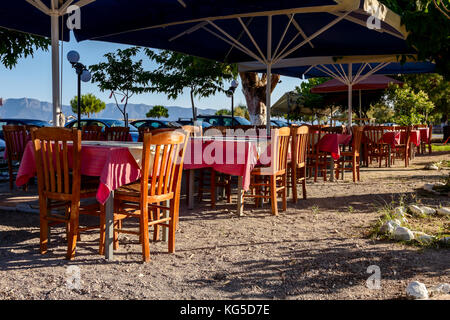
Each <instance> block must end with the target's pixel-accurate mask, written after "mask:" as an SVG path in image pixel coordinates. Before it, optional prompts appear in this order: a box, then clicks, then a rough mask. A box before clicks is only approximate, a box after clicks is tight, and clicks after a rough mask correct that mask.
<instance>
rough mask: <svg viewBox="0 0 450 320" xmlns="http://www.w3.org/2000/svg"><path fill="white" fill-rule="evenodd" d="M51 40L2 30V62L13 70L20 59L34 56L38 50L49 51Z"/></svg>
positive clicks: (0, 30)
mask: <svg viewBox="0 0 450 320" xmlns="http://www.w3.org/2000/svg"><path fill="white" fill-rule="evenodd" d="M50 45H51V41H50V39H47V38H44V37H39V36H34V35H31V34H28V33H23V32H18V31H12V30H8V29H4V28H0V61H1V63H2V64H3V65H4V66H5V67H6V68H9V69H12V68H13V67H14V66H15V65H16V64H17V61H18V60H19V58H22V57H25V58H26V57H28V56H33V54H34V52H35V51H36V50H39V49H41V50H45V51H47V50H48V47H49V46H50Z"/></svg>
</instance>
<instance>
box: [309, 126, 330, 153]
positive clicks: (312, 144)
mask: <svg viewBox="0 0 450 320" xmlns="http://www.w3.org/2000/svg"><path fill="white" fill-rule="evenodd" d="M308 127H309V132H308V134H309V138H308V154H318V153H319V148H318V143H319V141H320V139H322V137H323V136H324V135H325V134H326V132H324V131H323V130H322V127H321V126H308Z"/></svg>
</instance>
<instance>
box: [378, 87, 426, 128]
mask: <svg viewBox="0 0 450 320" xmlns="http://www.w3.org/2000/svg"><path fill="white" fill-rule="evenodd" d="M385 99H386V101H388V103H391V104H392V105H393V107H394V112H395V116H394V117H393V120H394V122H395V123H397V124H399V125H405V126H406V125H415V124H421V123H425V122H426V121H428V120H429V114H430V112H431V111H432V110H433V109H434V104H433V102H432V101H430V99H429V98H428V95H427V94H426V93H425V92H424V91H422V90H419V91H418V92H415V91H414V90H413V89H412V88H411V87H410V86H408V84H404V85H403V87H402V88H401V87H399V86H398V85H390V86H389V88H388V89H387V95H386V97H385Z"/></svg>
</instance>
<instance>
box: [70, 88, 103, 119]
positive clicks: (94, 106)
mask: <svg viewBox="0 0 450 320" xmlns="http://www.w3.org/2000/svg"><path fill="white" fill-rule="evenodd" d="M70 106H71V107H72V112H73V113H75V114H77V113H78V97H77V96H75V97H74V98H73V99H72V100H70ZM80 107H81V114H85V115H87V116H88V118H89V117H90V115H91V114H93V113H98V112H100V111H102V110H103V109H105V107H106V104H105V103H104V102H103V101H102V100H100V99H98V98H97V97H96V96H94V95H93V94H92V93H88V94H83V95H81V98H80Z"/></svg>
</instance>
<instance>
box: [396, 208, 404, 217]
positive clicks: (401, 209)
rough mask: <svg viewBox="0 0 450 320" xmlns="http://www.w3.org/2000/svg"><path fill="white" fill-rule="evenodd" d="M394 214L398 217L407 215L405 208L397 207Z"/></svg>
mask: <svg viewBox="0 0 450 320" xmlns="http://www.w3.org/2000/svg"><path fill="white" fill-rule="evenodd" d="M394 214H395V215H397V216H404V215H405V214H406V209H405V207H397V208H395V209H394Z"/></svg>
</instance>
